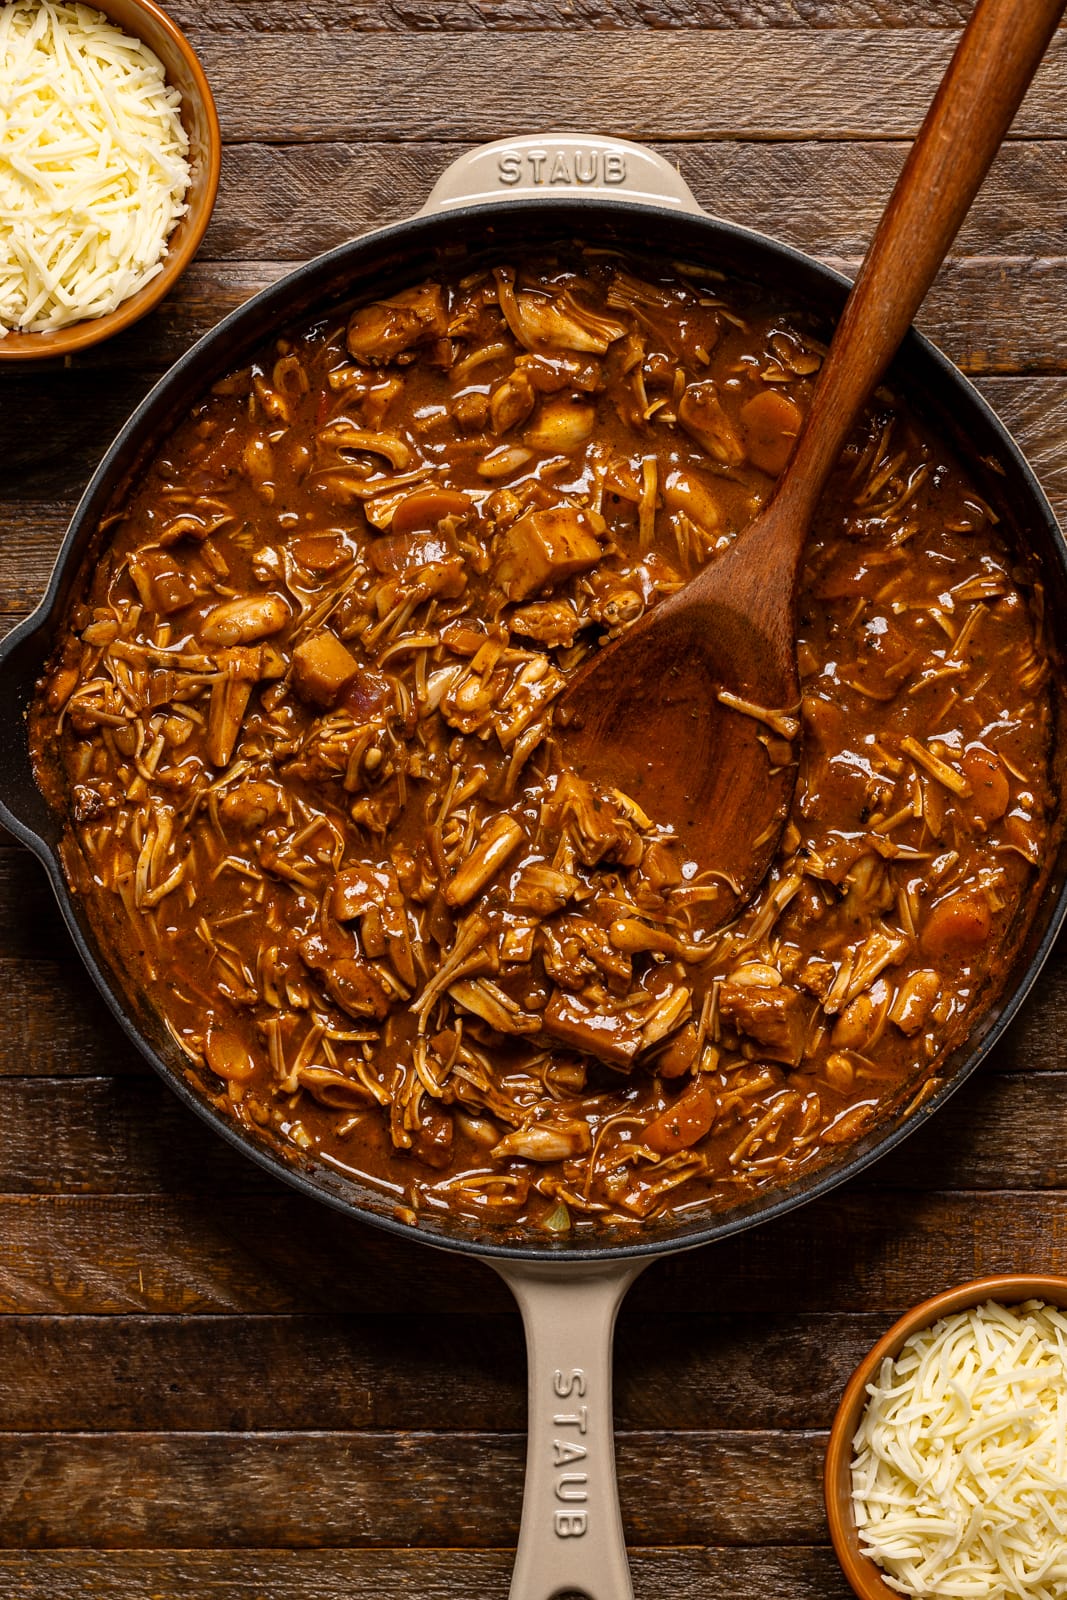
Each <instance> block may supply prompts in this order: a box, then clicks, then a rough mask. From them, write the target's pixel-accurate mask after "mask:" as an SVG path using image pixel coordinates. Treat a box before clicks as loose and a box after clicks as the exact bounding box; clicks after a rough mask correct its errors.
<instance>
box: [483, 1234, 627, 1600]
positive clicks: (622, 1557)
mask: <svg viewBox="0 0 1067 1600" xmlns="http://www.w3.org/2000/svg"><path fill="white" fill-rule="evenodd" d="M645 1264H646V1263H645V1262H644V1261H639V1262H637V1263H634V1262H632V1261H605V1262H596V1261H594V1262H588V1263H584V1262H578V1261H575V1262H570V1263H568V1262H547V1261H546V1262H528V1261H499V1260H498V1261H494V1262H492V1265H493V1266H494V1267H495V1268H496V1270H497V1272H499V1273H500V1276H501V1277H502V1278H503V1279H504V1281H505V1283H507V1285H508V1287H509V1288H510V1289H511V1292H512V1293H513V1294H514V1296H515V1298H516V1300H517V1301H518V1302H519V1308H520V1310H521V1311H522V1320H523V1325H524V1327H525V1329H526V1350H527V1362H528V1367H529V1393H530V1426H529V1438H528V1440H527V1446H526V1450H527V1454H526V1485H525V1489H524V1491H523V1507H522V1527H521V1528H520V1531H519V1546H518V1550H517V1551H516V1554H515V1571H514V1575H513V1577H512V1580H511V1591H510V1600H553V1597H554V1596H556V1595H564V1594H567V1595H569V1594H572V1593H577V1594H580V1595H584V1596H586V1597H587V1600H632V1597H633V1589H632V1587H631V1584H630V1569H629V1566H628V1565H627V1560H626V1544H625V1541H624V1539H623V1531H622V1514H621V1512H620V1510H619V1493H618V1487H617V1485H616V1481H615V1438H614V1431H613V1427H612V1415H611V1347H612V1334H613V1332H614V1328H615V1317H616V1314H617V1312H618V1309H619V1306H620V1304H621V1302H622V1297H623V1295H624V1294H625V1293H626V1291H627V1289H628V1288H629V1287H630V1285H631V1283H632V1282H633V1281H634V1279H635V1278H636V1277H637V1275H638V1273H639V1272H640V1271H641V1269H642V1267H643V1266H645Z"/></svg>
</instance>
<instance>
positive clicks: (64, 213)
mask: <svg viewBox="0 0 1067 1600" xmlns="http://www.w3.org/2000/svg"><path fill="white" fill-rule="evenodd" d="M180 104H181V96H180V95H179V93H178V91H177V90H176V89H169V88H168V87H167V85H166V82H165V79H164V74H163V68H162V66H161V64H160V62H159V60H158V58H157V57H156V56H155V55H153V53H152V51H151V50H149V48H148V46H147V45H145V44H143V43H142V42H141V40H139V39H133V38H130V36H129V35H128V34H125V33H123V32H122V31H121V30H120V29H119V28H116V27H115V26H114V25H113V24H112V23H110V22H108V20H107V19H106V17H104V16H103V15H102V14H101V13H100V12H99V11H93V10H91V9H90V7H88V6H84V5H78V4H65V3H63V4H57V3H53V0H9V3H8V4H6V5H5V4H2V3H0V337H3V336H4V335H5V334H6V333H7V332H9V331H10V330H12V329H16V330H18V331H19V332H28V333H38V332H41V331H44V330H47V329H53V328H62V327H64V326H65V325H66V324H68V323H71V322H80V321H82V320H83V319H84V318H86V317H100V316H103V315H104V314H105V313H107V312H109V311H114V310H115V308H116V307H117V306H118V305H120V304H121V303H122V301H123V300H126V299H128V298H129V296H130V295H131V294H134V293H135V292H136V291H137V290H138V289H140V288H142V287H143V286H144V285H145V284H146V283H148V282H150V281H151V279H152V278H154V277H156V275H157V274H158V273H160V272H162V270H163V267H162V263H161V259H160V258H161V257H162V255H163V252H164V250H165V248H166V242H167V237H168V235H169V234H170V232H171V230H172V228H173V227H174V224H175V223H176V222H177V220H178V218H179V217H180V216H181V215H182V214H183V212H184V211H185V205H184V200H185V194H186V190H187V189H188V187H189V163H188V161H187V160H186V154H187V152H188V149H189V140H188V136H187V135H186V132H185V130H184V128H183V127H182V125H181V119H180V117H179V115H178V110H179V107H180Z"/></svg>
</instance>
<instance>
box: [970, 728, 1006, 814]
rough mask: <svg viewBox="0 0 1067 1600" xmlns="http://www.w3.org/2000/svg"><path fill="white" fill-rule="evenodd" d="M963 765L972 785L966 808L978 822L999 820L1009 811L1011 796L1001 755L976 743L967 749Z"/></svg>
mask: <svg viewBox="0 0 1067 1600" xmlns="http://www.w3.org/2000/svg"><path fill="white" fill-rule="evenodd" d="M960 766H961V767H962V768H963V775H964V777H965V778H966V779H967V782H968V783H969V784H970V786H971V797H970V800H969V801H968V803H967V806H966V810H968V811H970V812H972V813H973V814H974V815H975V816H976V817H977V818H978V820H979V822H983V823H990V822H996V821H998V820H999V819H1000V818H1001V817H1002V816H1003V815H1004V813H1005V811H1007V809H1008V803H1009V801H1010V799H1011V786H1010V785H1009V783H1008V775H1007V773H1006V772H1005V770H1004V767H1003V765H1002V763H1001V762H1000V760H999V759H998V757H997V756H995V755H994V754H993V752H992V751H991V750H987V749H985V747H984V746H983V745H980V744H976V745H973V746H972V747H971V749H970V750H966V751H965V752H964V754H963V756H962V758H961V760H960Z"/></svg>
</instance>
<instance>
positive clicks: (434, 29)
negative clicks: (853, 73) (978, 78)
mask: <svg viewBox="0 0 1067 1600" xmlns="http://www.w3.org/2000/svg"><path fill="white" fill-rule="evenodd" d="M169 9H170V13H171V15H172V16H173V17H174V19H175V21H176V22H178V23H180V24H181V26H182V27H183V28H184V29H185V30H186V32H187V33H189V34H190V36H191V37H193V38H194V39H196V40H197V42H198V43H200V42H201V41H202V40H203V38H204V37H205V36H207V35H208V34H212V33H218V34H233V33H238V34H240V33H271V34H285V33H314V32H322V33H336V32H343V33H352V32H359V33H394V32H395V33H409V32H416V31H418V32H427V33H483V32H487V31H494V32H501V33H527V32H529V31H530V30H531V29H539V30H540V29H555V30H558V31H559V32H561V33H568V34H571V33H580V32H585V31H589V30H593V31H596V32H597V33H601V32H603V31H605V30H607V29H613V28H618V29H624V30H626V31H627V32H634V33H639V32H642V31H644V30H647V29H651V28H655V29H663V28H670V29H691V28H728V29H740V28H800V27H814V28H842V27H844V28H876V27H891V28H899V27H916V26H918V27H924V28H940V27H946V28H962V26H963V24H964V23H965V22H966V21H967V18H968V16H969V15H970V10H971V8H970V5H969V4H968V0H387V3H384V4H376V3H374V0H349V3H348V4H345V5H338V4H337V3H336V0H212V3H211V5H209V6H208V5H203V4H202V3H201V0H173V4H172V5H171V6H170V8H169Z"/></svg>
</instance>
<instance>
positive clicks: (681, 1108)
mask: <svg viewBox="0 0 1067 1600" xmlns="http://www.w3.org/2000/svg"><path fill="white" fill-rule="evenodd" d="M714 1121H715V1101H714V1099H713V1097H712V1093H711V1090H710V1088H709V1087H708V1085H707V1084H706V1083H705V1082H704V1080H703V1079H702V1078H697V1079H695V1080H694V1082H693V1083H692V1084H690V1086H689V1088H688V1089H684V1090H683V1091H682V1093H681V1094H680V1095H679V1096H678V1098H677V1100H676V1101H675V1102H674V1104H673V1105H672V1106H668V1108H667V1110H666V1111H664V1112H662V1113H661V1114H660V1115H659V1116H658V1117H656V1118H654V1120H653V1121H652V1122H650V1123H649V1124H648V1126H647V1127H646V1128H645V1131H644V1133H643V1134H642V1135H641V1141H642V1143H643V1144H647V1145H648V1148H649V1149H650V1150H654V1151H655V1152H656V1154H657V1155H661V1156H673V1155H676V1154H677V1153H678V1151H679V1150H688V1149H689V1148H690V1147H691V1146H692V1145H694V1144H699V1142H700V1140H701V1139H703V1138H704V1137H705V1135H707V1134H709V1133H710V1132H711V1125H712V1123H713V1122H714Z"/></svg>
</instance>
